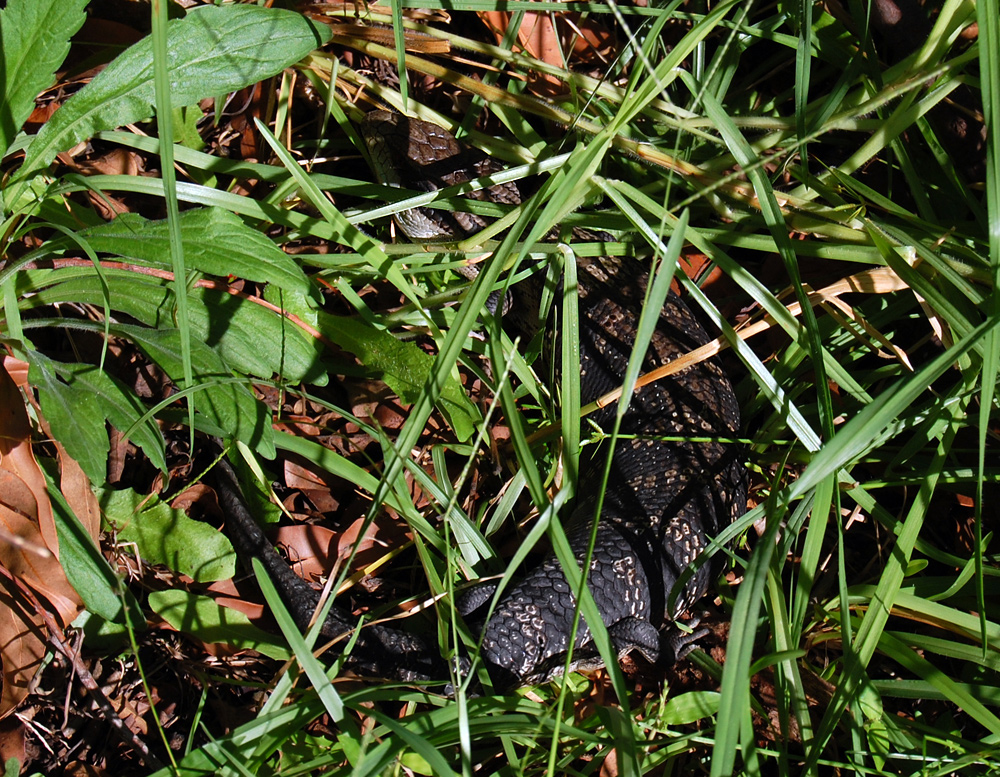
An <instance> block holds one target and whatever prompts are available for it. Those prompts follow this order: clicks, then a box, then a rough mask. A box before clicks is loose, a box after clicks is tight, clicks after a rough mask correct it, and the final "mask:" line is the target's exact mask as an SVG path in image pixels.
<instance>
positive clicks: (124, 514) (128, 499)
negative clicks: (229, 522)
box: [97, 489, 236, 583]
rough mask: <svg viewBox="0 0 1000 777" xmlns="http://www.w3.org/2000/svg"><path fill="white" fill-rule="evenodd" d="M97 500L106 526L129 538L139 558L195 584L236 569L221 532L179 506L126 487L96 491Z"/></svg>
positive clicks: (224, 576)
mask: <svg viewBox="0 0 1000 777" xmlns="http://www.w3.org/2000/svg"><path fill="white" fill-rule="evenodd" d="M97 498H98V500H99V501H100V503H101V511H102V513H103V518H104V522H105V524H106V528H109V529H113V530H114V531H115V534H116V536H117V537H118V539H119V541H121V540H124V541H125V542H134V543H135V545H136V547H137V548H138V550H139V555H140V556H141V557H142V559H143V561H147V562H150V563H153V564H163V565H164V566H167V567H169V568H170V569H172V570H174V571H175V572H180V573H181V574H184V575H187V576H188V577H190V578H191V579H192V580H194V581H196V582H199V583H207V582H211V581H213V580H228V579H229V578H231V577H232V576H233V575H234V574H235V573H236V553H235V552H234V551H233V546H232V545H231V544H230V542H229V540H228V539H226V536H225V535H224V534H222V533H221V532H219V531H218V530H216V529H213V528H212V527H211V526H209V525H208V524H207V523H203V522H202V521H196V520H194V519H193V518H188V516H187V514H185V513H184V511H183V510H175V509H174V508H172V507H171V506H170V505H168V504H167V503H166V502H163V501H161V500H160V499H159V498H158V497H156V496H145V495H143V494H139V493H136V492H135V491H132V490H130V489H126V490H123V491H111V490H107V491H98V493H97Z"/></svg>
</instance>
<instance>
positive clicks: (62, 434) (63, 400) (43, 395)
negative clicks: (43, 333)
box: [28, 353, 111, 484]
mask: <svg viewBox="0 0 1000 777" xmlns="http://www.w3.org/2000/svg"><path fill="white" fill-rule="evenodd" d="M34 356H35V358H34V359H33V360H32V363H31V366H30V367H29V368H28V377H29V379H30V380H31V383H32V385H34V386H37V387H38V401H39V404H40V405H41V408H42V413H43V414H44V416H45V418H46V419H47V420H48V422H49V423H50V424H51V427H52V434H53V436H54V437H55V438H56V439H57V440H59V442H61V443H62V444H63V445H64V446H65V447H66V452H67V453H68V454H69V455H70V456H71V457H72V458H74V459H75V460H76V462H77V463H78V464H79V465H80V467H81V468H82V469H83V471H84V474H86V476H87V477H88V478H89V479H90V482H91V483H94V484H101V483H103V482H104V481H105V479H106V478H107V467H108V451H109V450H110V447H111V443H110V441H109V440H108V430H107V428H106V427H105V423H104V413H103V412H102V410H101V406H100V403H99V402H98V400H97V395H96V394H94V393H92V392H90V391H79V390H77V389H75V388H73V387H72V386H70V385H68V384H67V383H64V382H63V381H62V380H60V378H59V376H58V375H57V374H56V369H55V364H54V363H53V362H51V361H50V360H49V359H46V358H45V357H44V356H42V355H41V354H38V353H35V354H34Z"/></svg>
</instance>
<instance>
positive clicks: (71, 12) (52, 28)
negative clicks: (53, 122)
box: [0, 0, 87, 157]
mask: <svg viewBox="0 0 1000 777" xmlns="http://www.w3.org/2000/svg"><path fill="white" fill-rule="evenodd" d="M86 5H87V0H10V2H9V3H7V7H6V8H5V9H4V10H2V11H0V57H2V58H3V59H2V62H3V74H4V80H3V83H0V88H2V89H3V94H0V157H2V156H3V155H4V154H5V153H7V149H8V148H10V143H11V141H12V140H13V139H14V136H15V135H16V134H17V133H18V131H19V130H20V129H21V126H22V125H23V124H24V122H25V121H27V119H28V117H29V116H30V115H31V111H32V109H33V108H34V107H35V97H37V96H38V94H39V93H40V92H42V91H43V90H44V89H46V88H47V87H49V86H51V85H52V83H53V80H54V78H55V72H56V69H57V68H58V67H59V65H61V64H62V62H63V60H64V59H65V58H66V55H67V54H68V53H69V39H70V38H71V37H73V33H75V32H76V31H77V30H79V29H80V26H81V25H82V24H83V22H84V20H85V19H86V18H87V17H86V14H84V12H83V9H84V7H85V6H86Z"/></svg>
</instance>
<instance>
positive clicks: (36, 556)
mask: <svg viewBox="0 0 1000 777" xmlns="http://www.w3.org/2000/svg"><path fill="white" fill-rule="evenodd" d="M4 361H5V362H6V359H5V360H4ZM30 435H31V425H30V423H29V422H28V414H27V412H26V411H25V408H24V400H23V398H22V397H21V394H20V392H19V391H18V388H17V386H16V385H15V383H14V381H13V380H12V379H11V377H10V375H9V374H8V373H7V370H6V369H5V368H4V365H0V567H3V568H4V569H5V570H6V573H5V574H4V576H3V578H2V580H3V583H4V585H3V591H2V592H0V598H2V600H3V603H4V604H6V605H7V606H6V607H0V661H2V663H3V693H2V696H0V718H3V717H4V716H6V715H8V714H10V712H11V711H12V710H13V709H14V707H15V706H17V704H18V703H20V701H21V700H23V698H24V696H25V694H26V693H27V688H28V684H29V682H30V680H31V678H32V677H33V676H34V673H35V671H36V670H37V668H38V663H39V660H40V659H41V656H42V655H43V654H44V652H45V638H44V633H45V632H44V629H43V627H42V619H41V616H40V615H39V614H38V613H37V612H35V611H34V608H33V607H32V606H31V605H29V604H28V603H27V602H26V601H25V600H23V599H22V597H21V595H20V594H19V593H17V592H16V586H15V584H14V582H13V581H14V580H17V581H20V583H22V584H23V585H24V586H26V587H27V588H29V589H31V590H32V591H34V592H36V593H38V594H39V595H40V596H42V597H44V598H45V599H46V600H47V601H48V603H49V605H51V607H52V608H53V609H54V610H55V616H56V619H57V621H58V622H59V623H60V624H62V625H63V626H65V625H66V624H68V623H70V622H71V621H72V620H73V619H74V618H76V616H77V615H78V614H79V612H80V609H81V602H80V598H79V596H78V595H77V593H76V591H74V590H73V588H72V586H70V584H69V581H67V579H66V575H65V573H64V572H63V569H62V567H61V566H60V564H59V559H58V551H59V542H58V538H57V536H56V528H55V522H54V521H53V517H52V508H51V505H50V503H49V497H48V492H47V490H46V486H45V477H44V476H43V475H42V472H41V470H40V469H39V467H38V463H37V462H36V461H35V457H34V454H33V453H32V450H31V443H30Z"/></svg>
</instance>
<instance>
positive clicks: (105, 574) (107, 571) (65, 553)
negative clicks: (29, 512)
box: [49, 483, 146, 629]
mask: <svg viewBox="0 0 1000 777" xmlns="http://www.w3.org/2000/svg"><path fill="white" fill-rule="evenodd" d="M49 496H50V498H51V500H52V517H53V518H54V519H55V524H56V532H57V533H58V536H59V562H60V563H61V564H62V568H63V569H64V570H65V572H66V579H67V580H69V583H70V585H72V586H73V589H74V590H75V591H76V592H77V593H78V594H79V595H80V598H81V599H82V600H83V603H84V605H86V607H87V610H89V611H90V612H92V613H94V614H96V615H99V616H100V617H101V618H103V619H104V620H106V621H111V622H114V623H117V624H121V625H124V624H125V621H126V617H125V616H126V612H127V614H128V616H129V617H128V620H129V622H130V625H131V626H132V628H134V629H142V628H145V626H146V619H145V616H143V614H142V609H141V608H140V607H139V603H138V602H137V601H136V599H135V597H134V596H133V595H132V593H131V592H130V591H129V590H128V588H126V587H125V586H124V585H123V584H122V581H121V580H120V579H119V578H118V575H116V574H115V572H114V570H113V569H112V568H111V566H110V565H109V564H108V562H107V559H105V558H104V556H103V555H102V554H101V551H100V549H99V548H98V547H97V545H95V544H94V541H93V540H92V539H91V538H90V536H89V535H88V534H87V532H86V531H85V530H84V528H83V526H81V525H80V521H79V520H78V519H77V517H76V516H75V515H73V511H72V510H71V509H70V506H69V504H67V502H66V500H65V499H64V498H63V495H62V494H61V493H60V492H59V490H58V489H56V488H54V487H52V484H51V483H50V487H49ZM123 604H124V605H125V606H124V607H123V606H122V605H123Z"/></svg>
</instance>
